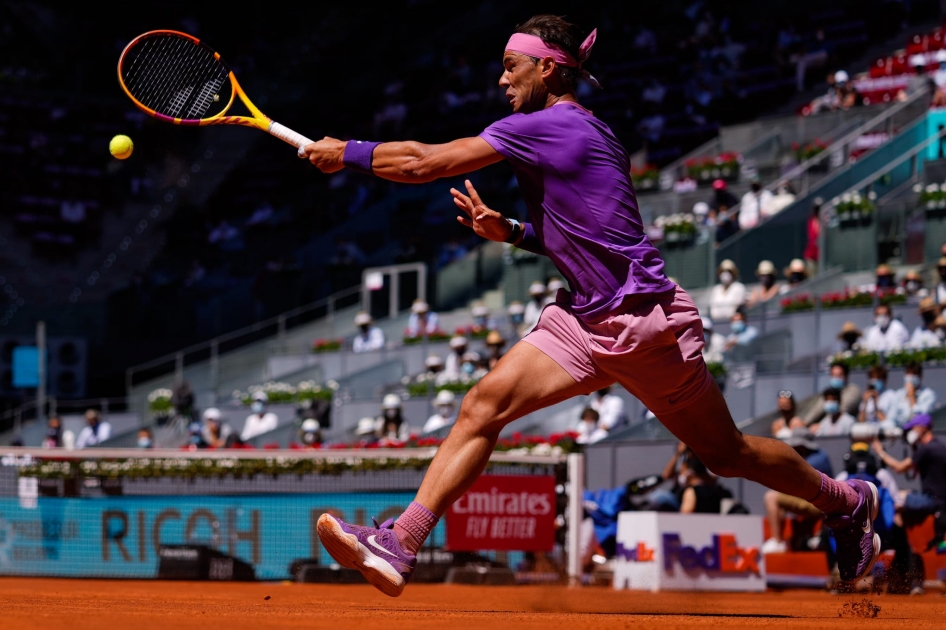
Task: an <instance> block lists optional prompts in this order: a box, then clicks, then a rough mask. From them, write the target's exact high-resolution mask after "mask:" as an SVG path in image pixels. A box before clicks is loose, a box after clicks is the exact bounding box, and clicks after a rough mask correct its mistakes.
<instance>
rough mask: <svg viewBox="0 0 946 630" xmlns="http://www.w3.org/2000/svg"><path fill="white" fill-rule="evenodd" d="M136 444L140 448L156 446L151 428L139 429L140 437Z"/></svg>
mask: <svg viewBox="0 0 946 630" xmlns="http://www.w3.org/2000/svg"><path fill="white" fill-rule="evenodd" d="M135 444H136V445H137V446H138V448H154V436H153V435H152V434H151V429H149V428H148V427H141V428H140V429H138V438H137V440H136V442H135Z"/></svg>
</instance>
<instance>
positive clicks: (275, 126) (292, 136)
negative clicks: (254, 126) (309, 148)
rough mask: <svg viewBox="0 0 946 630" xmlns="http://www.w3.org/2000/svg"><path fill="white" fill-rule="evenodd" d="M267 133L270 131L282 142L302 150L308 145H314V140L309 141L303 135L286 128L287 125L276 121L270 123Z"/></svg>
mask: <svg viewBox="0 0 946 630" xmlns="http://www.w3.org/2000/svg"><path fill="white" fill-rule="evenodd" d="M267 131H269V133H271V134H273V135H274V136H276V137H277V138H279V139H280V140H283V141H284V142H288V143H289V144H291V145H292V146H294V147H297V148H300V149H301V148H302V147H304V146H305V145H307V144H312V142H313V141H312V140H309V139H308V138H306V137H305V136H303V135H302V134H300V133H296V132H295V131H293V130H292V129H290V128H289V127H286V126H285V125H280V124H279V123H278V122H276V121H275V120H273V121H270V123H269V129H267Z"/></svg>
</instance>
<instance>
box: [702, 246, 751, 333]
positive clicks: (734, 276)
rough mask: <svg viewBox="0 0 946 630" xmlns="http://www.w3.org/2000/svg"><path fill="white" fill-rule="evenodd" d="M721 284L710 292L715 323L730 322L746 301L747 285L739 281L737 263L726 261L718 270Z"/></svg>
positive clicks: (711, 310)
mask: <svg viewBox="0 0 946 630" xmlns="http://www.w3.org/2000/svg"><path fill="white" fill-rule="evenodd" d="M716 277H717V278H718V279H719V284H717V285H715V286H714V287H713V288H712V290H711V291H710V299H709V309H710V317H711V318H712V320H713V321H714V322H728V321H729V320H731V319H732V316H733V315H734V314H735V312H736V309H737V308H739V307H740V306H742V304H743V302H745V301H746V285H744V284H743V283H741V282H739V281H738V278H739V270H738V269H737V268H736V263H734V262H733V261H731V260H724V261H723V262H721V263H719V267H717V269H716Z"/></svg>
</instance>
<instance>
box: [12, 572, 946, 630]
mask: <svg viewBox="0 0 946 630" xmlns="http://www.w3.org/2000/svg"><path fill="white" fill-rule="evenodd" d="M868 599H869V601H870V603H872V604H873V605H874V606H879V607H880V610H879V612H878V613H877V616H876V618H874V619H864V618H859V617H857V616H852V615H845V616H844V617H841V616H840V615H839V613H841V612H842V610H843V609H844V607H845V604H848V603H854V602H856V603H858V604H862V603H863V602H864V600H865V596H863V595H857V596H838V595H831V594H827V593H823V592H816V591H789V592H769V593H765V594H759V595H748V594H718V593H717V594H710V593H706V594H700V593H659V594H653V593H638V592H630V591H623V592H615V591H612V590H611V589H609V588H588V587H586V588H574V589H572V588H566V587H558V586H548V587H539V586H535V587H508V588H507V587H476V586H449V585H433V586H427V585H415V586H412V587H410V588H409V589H408V590H407V591H406V592H405V594H404V595H403V596H402V597H400V598H398V599H388V598H386V597H383V596H381V595H379V594H378V593H377V592H376V591H375V590H374V589H373V588H371V587H370V586H330V585H311V584H305V585H303V584H294V583H277V582H271V583H252V584H239V583H208V582H200V583H196V582H161V581H117V580H60V579H2V580H0V610H2V611H3V614H2V623H0V626H2V627H3V628H11V629H12V628H16V629H23V630H32V629H36V630H46V629H49V628H57V629H59V628H70V629H72V630H79V629H82V628H94V629H95V630H100V629H101V628H136V629H137V630H146V629H149V628H180V629H189V628H200V629H206V628H227V629H228V630H237V629H240V628H253V629H258V628H312V627H320V628H337V629H338V630H343V629H347V628H371V627H397V628H444V627H449V628H485V627H491V628H542V629H543V630H545V629H552V628H568V629H569V630H578V629H580V628H629V627H633V628H641V629H643V628H660V629H661V630H669V629H670V628H699V627H707V626H710V627H726V628H850V627H853V626H854V625H855V624H861V623H867V624H869V625H873V626H877V627H881V626H882V627H885V628H937V627H940V628H941V627H942V624H943V615H944V614H946V599H944V598H943V597H942V596H941V595H939V594H938V593H937V594H928V595H925V596H920V597H908V596H872V597H870V598H868ZM858 608H859V609H861V607H860V606H859V607H858ZM865 608H866V607H865Z"/></svg>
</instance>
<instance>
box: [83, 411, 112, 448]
mask: <svg viewBox="0 0 946 630" xmlns="http://www.w3.org/2000/svg"><path fill="white" fill-rule="evenodd" d="M85 422H86V426H84V427H82V430H81V431H79V437H77V438H76V448H90V447H92V446H96V445H98V444H101V443H102V442H104V441H105V440H107V439H108V438H110V437H112V425H111V424H109V423H108V422H106V421H104V420H102V419H101V417H100V416H99V412H98V411H96V410H95V409H89V410H88V411H86V412H85Z"/></svg>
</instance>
